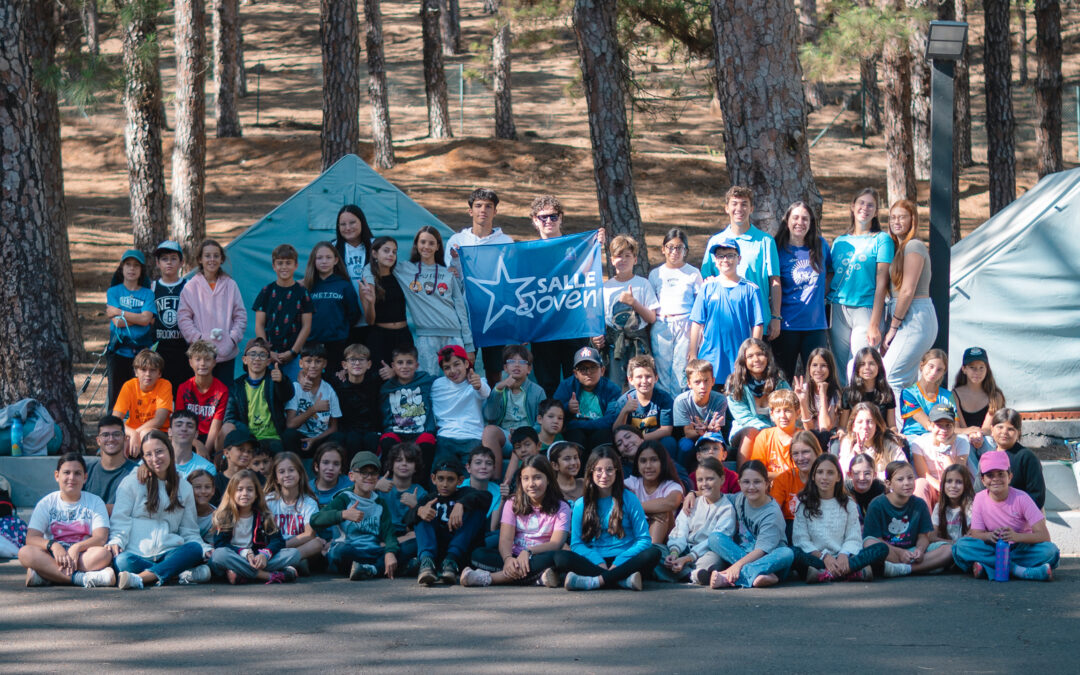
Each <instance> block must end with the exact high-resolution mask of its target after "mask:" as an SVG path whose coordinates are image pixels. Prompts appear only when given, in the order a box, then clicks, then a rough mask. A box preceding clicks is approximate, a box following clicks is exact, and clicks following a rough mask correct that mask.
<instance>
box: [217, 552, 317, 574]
mask: <svg viewBox="0 0 1080 675" xmlns="http://www.w3.org/2000/svg"><path fill="white" fill-rule="evenodd" d="M298 562H300V549H296V548H283V549H281V550H280V551H278V552H277V553H275V554H274V557H272V558H270V560H268V561H267V562H266V567H264V568H263V571H264V572H280V571H281V570H283V569H285V568H286V567H288V566H289V565H295V564H297V563H298ZM210 569H212V570H213V571H214V574H216V575H218V576H224V575H225V573H226V572H228V571H229V570H232V571H233V572H235V573H236V574H237V575H239V576H242V577H244V578H246V579H254V578H255V577H257V576H258V575H259V571H258V570H256V569H255V568H254V567H252V566H251V563H249V562H248V560H247V558H245V557H243V556H241V555H240V552H239V551H237V550H236V549H235V548H233V547H232V546H225V547H224V548H215V549H214V553H213V555H211V556H210Z"/></svg>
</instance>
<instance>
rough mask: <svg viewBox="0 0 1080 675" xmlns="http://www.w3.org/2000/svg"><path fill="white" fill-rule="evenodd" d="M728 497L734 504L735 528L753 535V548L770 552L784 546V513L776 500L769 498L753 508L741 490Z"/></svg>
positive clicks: (785, 539)
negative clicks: (761, 504) (763, 503)
mask: <svg viewBox="0 0 1080 675" xmlns="http://www.w3.org/2000/svg"><path fill="white" fill-rule="evenodd" d="M729 498H730V499H731V502H732V504H733V505H734V506H735V520H736V522H737V526H736V529H737V531H738V533H739V534H740V535H744V534H749V535H751V536H753V537H754V539H755V540H756V541H755V543H754V548H756V549H761V550H762V551H765V552H766V553H772V551H773V549H775V548H779V547H780V546H786V542H787V530H786V527H785V525H784V514H783V513H782V512H781V511H780V505H779V504H777V503H776V500H774V499H770V500H769V501H768V502H766V503H765V505H764V506H759V507H758V508H756V509H755V508H754V507H753V506H750V503H749V502H747V501H746V495H744V494H743V493H741V492H740V493H739V494H736V495H730V496H729Z"/></svg>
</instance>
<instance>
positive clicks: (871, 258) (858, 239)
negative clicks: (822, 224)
mask: <svg viewBox="0 0 1080 675" xmlns="http://www.w3.org/2000/svg"><path fill="white" fill-rule="evenodd" d="M894 248H895V247H894V246H893V240H892V238H891V237H889V235H888V234H886V233H885V232H873V233H870V234H842V235H840V236H839V237H837V238H836V239H835V240H834V241H833V245H832V270H833V279H832V287H831V288H830V289H829V302H833V303H836V304H838V305H844V306H845V307H873V306H874V291H875V290H876V289H877V266H878V264H879V263H885V264H888V263H891V262H892V259H893V253H894Z"/></svg>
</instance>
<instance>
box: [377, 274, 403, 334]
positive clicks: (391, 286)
mask: <svg viewBox="0 0 1080 675" xmlns="http://www.w3.org/2000/svg"><path fill="white" fill-rule="evenodd" d="M379 286H381V287H382V289H383V291H384V293H385V294H384V295H383V299H382V300H378V299H376V300H375V321H376V323H398V322H399V321H404V320H405V292H404V291H402V290H401V284H399V283H398V281H397V279H396V278H395V277H394V275H393V274H392V273H391V274H388V275H387V276H385V277H379Z"/></svg>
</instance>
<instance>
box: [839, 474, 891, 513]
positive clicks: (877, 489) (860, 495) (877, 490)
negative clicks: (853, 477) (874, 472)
mask: <svg viewBox="0 0 1080 675" xmlns="http://www.w3.org/2000/svg"><path fill="white" fill-rule="evenodd" d="M846 487H847V491H848V494H849V495H851V496H852V498H853V499H854V500H855V503H856V504H858V505H859V522H860V523H861V522H863V518H865V517H866V508H867V507H868V506H870V502H872V501H874V497H878V496H880V495H883V494H885V483H882V482H881V481H880V480H878V479H877V478H875V479H874V482H873V483H871V484H870V489H869V490H867V491H866V492H855V489H854V488H853V487H852V486H851V481H847V486H846Z"/></svg>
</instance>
